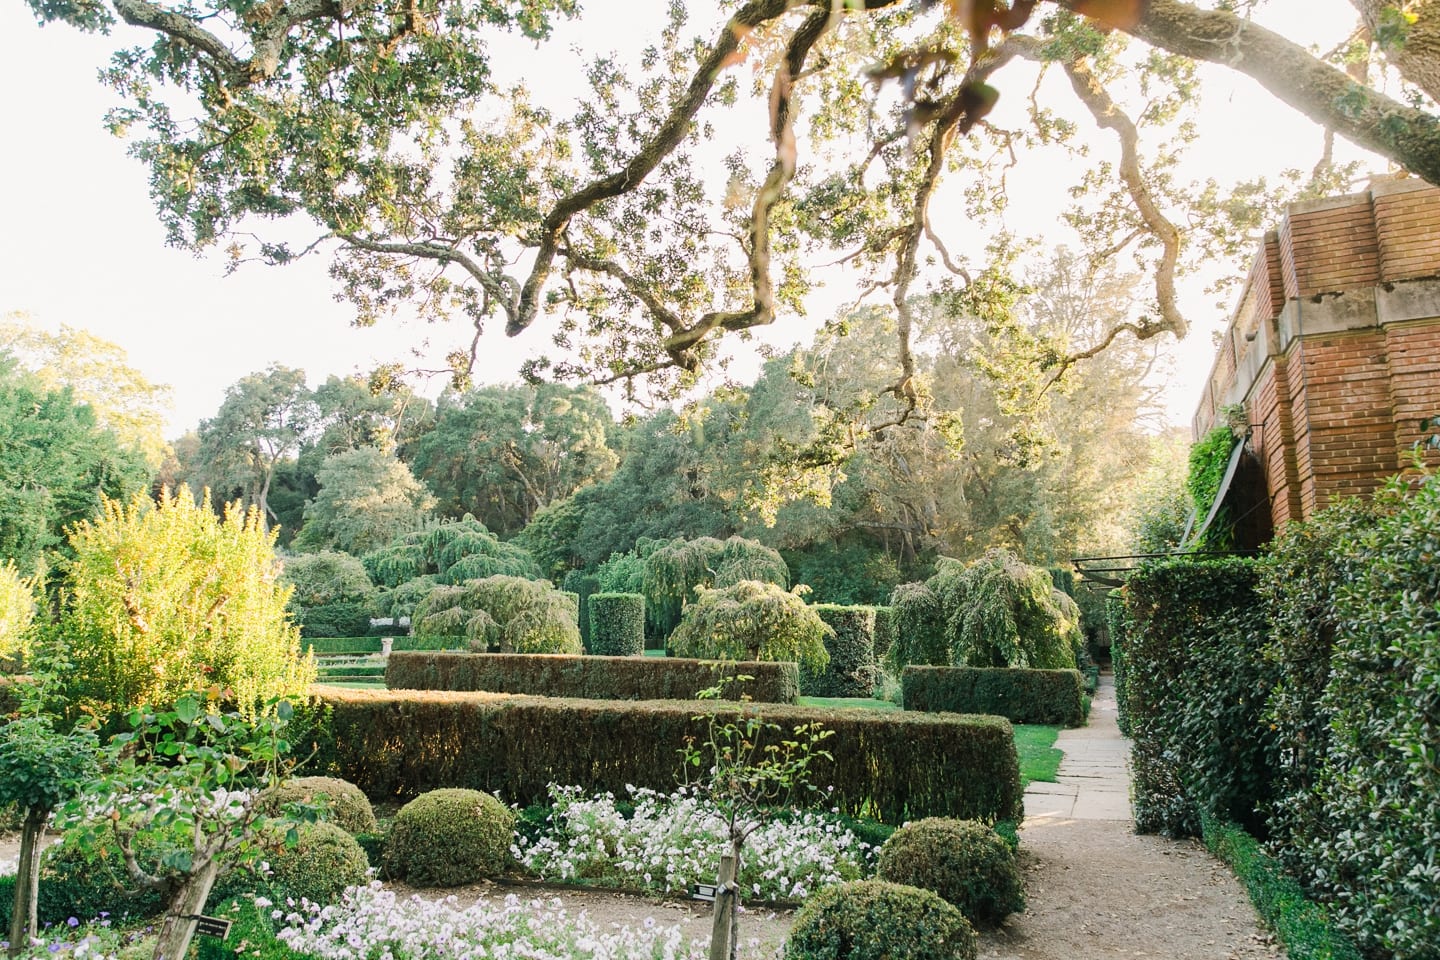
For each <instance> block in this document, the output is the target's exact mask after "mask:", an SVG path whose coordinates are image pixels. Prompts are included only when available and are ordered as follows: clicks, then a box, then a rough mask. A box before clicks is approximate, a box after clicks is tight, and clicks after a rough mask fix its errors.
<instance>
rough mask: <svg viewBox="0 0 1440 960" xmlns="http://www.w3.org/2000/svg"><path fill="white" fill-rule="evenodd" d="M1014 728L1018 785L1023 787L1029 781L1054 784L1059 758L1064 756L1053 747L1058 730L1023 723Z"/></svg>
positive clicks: (1058, 767) (1058, 734)
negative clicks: (1017, 761)
mask: <svg viewBox="0 0 1440 960" xmlns="http://www.w3.org/2000/svg"><path fill="white" fill-rule="evenodd" d="M1014 726H1015V752H1016V753H1018V754H1020V785H1021V786H1022V787H1023V786H1025V785H1026V784H1028V783H1029V782H1030V781H1031V780H1039V781H1041V782H1042V783H1054V782H1055V771H1056V770H1058V769H1060V758H1061V757H1063V756H1064V755H1065V754H1063V753H1061V752H1060V751H1059V750H1058V749H1056V747H1055V738H1056V737H1058V736H1060V728H1059V727H1045V726H1040V725H1039V724H1025V723H1017V724H1015V725H1014Z"/></svg>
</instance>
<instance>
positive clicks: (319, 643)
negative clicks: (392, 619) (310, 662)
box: [300, 637, 382, 657]
mask: <svg viewBox="0 0 1440 960" xmlns="http://www.w3.org/2000/svg"><path fill="white" fill-rule="evenodd" d="M381 649H382V647H381V638H380V637H311V638H307V639H302V640H301V641H300V652H301V653H313V654H315V656H317V657H324V656H335V655H337V654H342V653H379V652H380V650H381Z"/></svg>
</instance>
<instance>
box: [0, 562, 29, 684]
mask: <svg viewBox="0 0 1440 960" xmlns="http://www.w3.org/2000/svg"><path fill="white" fill-rule="evenodd" d="M34 623H35V584H34V583H33V582H32V581H31V580H29V579H27V578H25V577H22V576H20V571H18V570H16V569H15V564H14V562H13V561H10V560H7V561H5V562H4V563H3V564H0V665H3V664H5V663H6V662H7V661H8V662H9V664H10V665H11V666H14V665H15V664H17V663H19V662H22V661H23V660H24V659H25V655H26V654H27V653H28V652H29V650H30V642H31V640H32V636H33V635H32V632H31V628H32V627H33V625H34Z"/></svg>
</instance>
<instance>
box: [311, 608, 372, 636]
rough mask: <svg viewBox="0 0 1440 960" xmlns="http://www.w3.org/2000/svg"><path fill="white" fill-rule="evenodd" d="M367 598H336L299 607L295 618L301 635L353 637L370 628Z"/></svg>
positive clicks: (369, 609) (369, 610)
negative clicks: (332, 601) (327, 601)
mask: <svg viewBox="0 0 1440 960" xmlns="http://www.w3.org/2000/svg"><path fill="white" fill-rule="evenodd" d="M371 608H372V604H371V603H370V601H369V600H336V601H335V602H334V603H318V604H316V605H315V606H313V607H301V608H300V609H299V610H297V611H296V615H295V619H296V620H297V621H298V622H299V624H300V636H302V637H315V638H320V637H326V638H328V637H353V636H357V635H359V634H363V633H365V632H366V631H368V630H369V629H370V612H371Z"/></svg>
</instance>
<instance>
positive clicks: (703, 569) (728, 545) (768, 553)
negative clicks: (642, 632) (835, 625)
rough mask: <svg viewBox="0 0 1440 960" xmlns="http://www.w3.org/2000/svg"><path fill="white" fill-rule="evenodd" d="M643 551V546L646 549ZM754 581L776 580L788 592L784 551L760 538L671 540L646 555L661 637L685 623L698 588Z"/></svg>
mask: <svg viewBox="0 0 1440 960" xmlns="http://www.w3.org/2000/svg"><path fill="white" fill-rule="evenodd" d="M642 552H643V551H642ZM747 580H753V581H758V582H760V583H771V584H775V585H776V586H778V587H780V589H781V592H782V593H783V592H784V591H785V590H786V589H788V588H789V586H790V570H789V568H788V567H787V566H786V565H785V561H784V559H782V558H781V556H780V554H779V552H777V551H776V550H773V549H771V548H770V547H767V546H765V545H764V544H763V543H760V542H758V541H755V540H747V539H745V538H743V537H731V538H730V539H728V540H717V539H715V538H714V537H700V538H699V539H696V540H671V541H670V542H668V543H666V544H664V545H661V546H659V547H655V548H654V549H651V550H650V551H649V553H648V555H646V556H645V577H644V584H645V591H644V592H645V609H646V611H647V616H648V618H649V619H650V623H651V627H652V630H653V631H654V633H655V634H656V635H657V636H667V635H669V634H670V632H671V631H673V630H674V629H675V627H676V625H677V624H679V622H680V618H681V615H682V613H683V612H684V610H685V608H686V606H687V605H689V604H691V603H694V602H695V601H696V599H697V597H696V588H707V589H708V588H713V587H726V586H733V585H735V584H738V583H741V582H743V581H747Z"/></svg>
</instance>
